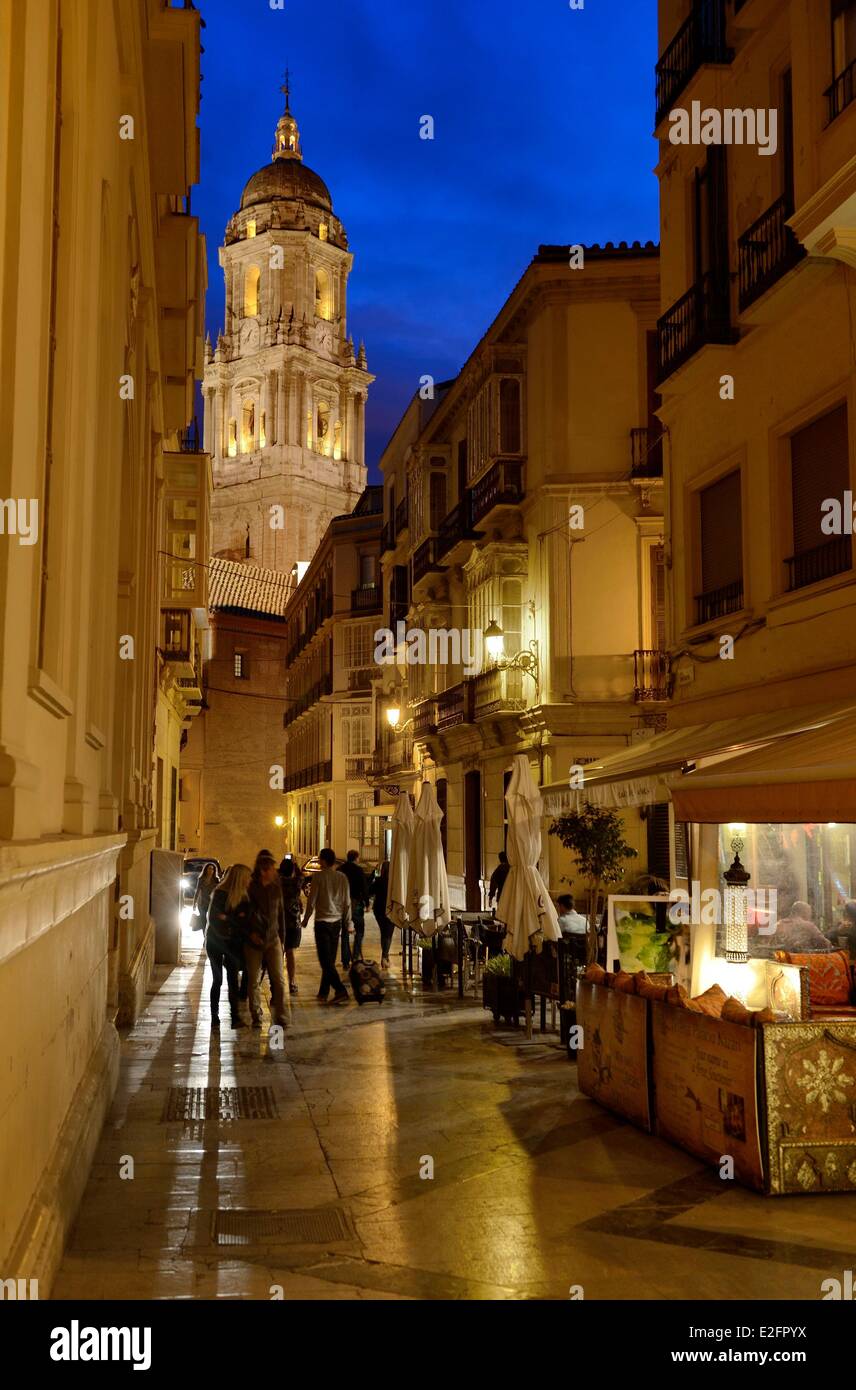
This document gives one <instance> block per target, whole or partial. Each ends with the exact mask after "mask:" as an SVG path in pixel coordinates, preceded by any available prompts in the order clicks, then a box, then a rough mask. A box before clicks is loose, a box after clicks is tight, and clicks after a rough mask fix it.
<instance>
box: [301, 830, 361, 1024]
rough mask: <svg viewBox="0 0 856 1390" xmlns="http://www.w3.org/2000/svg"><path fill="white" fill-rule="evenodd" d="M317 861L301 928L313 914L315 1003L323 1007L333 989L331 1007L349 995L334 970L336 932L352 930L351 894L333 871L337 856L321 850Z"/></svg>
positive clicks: (343, 877)
mask: <svg viewBox="0 0 856 1390" xmlns="http://www.w3.org/2000/svg"><path fill="white" fill-rule="evenodd" d="M318 858H319V859H320V860H321V865H322V867H321V870H320V872H319V873H317V874H313V875H312V882H311V883H310V885H309V897H308V899H307V901H306V911H305V912H304V914H303V925H304V927H305V926H306V924H307V922H308V921H309V918H310V917H311V916H312V915H313V913H314V914H315V950H316V951H317V953H318V964H319V965H320V966H321V984H320V986H319V989H318V999H319V1000H320V1001H321V1002H322V1003H326V1002H327V996H328V995H329V993H330V990H331V989H332V990H333V999H332V1003H334V1004H347V1003H348V1001H349V999H350V995H349V994H348V991H347V990H346V989H345V986H344V984H343V983H342V979H341V976H340V975H339V972H338V970H337V969H336V950H337V947H338V945H339V932H340V931H342V930H343V929H344V930H345V931H348V929H349V928H350V926H351V920H352V919H351V890H350V888H349V887H348V880H347V878H346V876H345V875H344V874H340V873H339V871H338V869H337V868H336V856H335V854H334V853H333V851H332V850H331V849H322V851H321V853H320V854H319V856H318Z"/></svg>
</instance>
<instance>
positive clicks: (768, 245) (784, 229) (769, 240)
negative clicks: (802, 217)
mask: <svg viewBox="0 0 856 1390" xmlns="http://www.w3.org/2000/svg"><path fill="white" fill-rule="evenodd" d="M792 212H793V208H792V207H791V203H790V199H789V198H788V197H786V196H784V195H783V196H782V197H781V198H777V199H776V201H775V203H773V205H772V207H769V208H768V209H767V211H766V212H764V213H762V214H761V216H760V217H759V218H758V220H757V221H756V222H753V223H752V226H751V227H749V228H747V230H746V231H745V232H744V233H743V235H742V236H741V237H740V238H739V240H738V242H737V251H738V256H739V262H740V275H739V279H740V294H739V304H740V308H741V310H743V309H747V308H748V307H749V305H750V304H753V303H754V302H755V300H756V299H760V297H761V295H762V294H764V293H765V292H766V291H767V290H768V289H769V288H770V286H771V285H774V284H775V283H776V281H777V280H780V279H781V277H782V276H783V275H784V274H785V273H786V272H787V271H789V270H791V269H792V268H793V267H794V266H795V265H797V264H798V263H799V261H801V260H802V259H803V257H804V256H805V248H804V247H802V246H801V245H800V243H799V242H798V241H797V239H796V237H795V236H794V234H793V232H792V231H791V229H790V227H789V226H788V223H787V219H788V218H789V217H790V215H791V213H792Z"/></svg>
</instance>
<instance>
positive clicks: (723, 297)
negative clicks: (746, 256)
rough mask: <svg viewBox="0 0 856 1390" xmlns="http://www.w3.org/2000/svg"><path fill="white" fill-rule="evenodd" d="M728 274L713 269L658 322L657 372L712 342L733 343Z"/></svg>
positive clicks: (662, 373)
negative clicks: (715, 272)
mask: <svg viewBox="0 0 856 1390" xmlns="http://www.w3.org/2000/svg"><path fill="white" fill-rule="evenodd" d="M733 341H734V330H733V329H732V327H731V307H730V302H729V288H728V276H727V275H725V274H719V275H715V274H714V273H713V272H711V271H709V272H708V273H707V274H706V275H703V276H702V278H701V279H700V280H697V281H696V283H695V284H694V285H692V286H691V287H690V288H689V289H688V290H687V292H686V294H685V295H682V296H681V298H680V299H679V300H678V301H677V302H676V303H675V304H673V305H672V307H671V309H668V310H667V311H666V313H665V314H663V316H662V318H661V319H659V321H658V323H657V375H658V379H659V380H660V381H665V379H666V377H669V376H671V374H672V372H675V371H677V369H678V367H680V366H682V365H683V363H684V362H687V361H689V359H690V358H691V357H692V356H694V354H695V353H697V352H698V351H699V349H700V348H703V347H705V346H706V344H708V343H731V342H733Z"/></svg>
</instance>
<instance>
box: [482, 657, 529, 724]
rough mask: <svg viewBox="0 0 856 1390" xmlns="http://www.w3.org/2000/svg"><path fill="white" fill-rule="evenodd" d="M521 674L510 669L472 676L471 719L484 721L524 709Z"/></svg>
mask: <svg viewBox="0 0 856 1390" xmlns="http://www.w3.org/2000/svg"><path fill="white" fill-rule="evenodd" d="M523 674H524V673H523V672H522V671H515V670H512V669H511V668H509V669H507V670H501V669H498V668H497V669H494V670H491V671H482V673H481V675H479V676H474V677H473V681H472V685H473V718H474V719H486V718H487V717H488V716H490V715H496V714H513V713H516V712H518V711H520V710H524V709H525V708H526V701H525V699H524V698H523Z"/></svg>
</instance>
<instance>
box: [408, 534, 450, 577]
mask: <svg viewBox="0 0 856 1390" xmlns="http://www.w3.org/2000/svg"><path fill="white" fill-rule="evenodd" d="M436 544H437V543H436V540H435V537H434V536H429V537H428V539H427V540H425V541H423V542H422V544H421V545H420V546H419V547H418V549H417V550H415V551H414V553H413V559H412V561H411V565H412V573H413V579H412V583H413V584H418V583H419V581H420V579H424V578H425V576H426V574H430V573H431V571H432V570H438V571H439V570H442V568H443V566H442V565H441V564H439V563H438V559H437V552H436Z"/></svg>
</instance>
